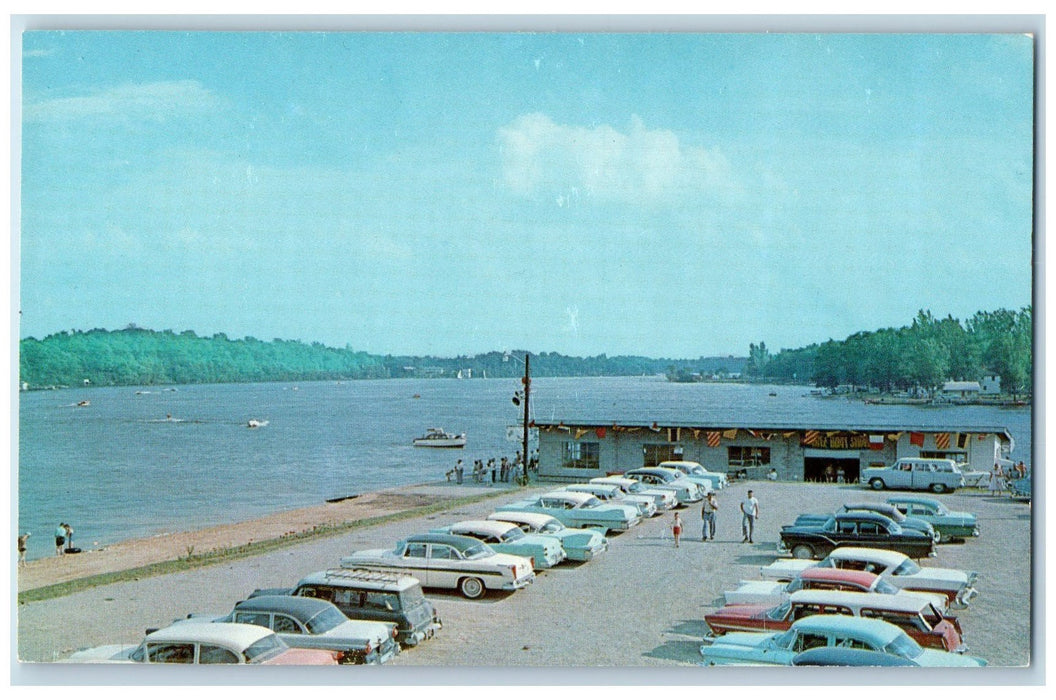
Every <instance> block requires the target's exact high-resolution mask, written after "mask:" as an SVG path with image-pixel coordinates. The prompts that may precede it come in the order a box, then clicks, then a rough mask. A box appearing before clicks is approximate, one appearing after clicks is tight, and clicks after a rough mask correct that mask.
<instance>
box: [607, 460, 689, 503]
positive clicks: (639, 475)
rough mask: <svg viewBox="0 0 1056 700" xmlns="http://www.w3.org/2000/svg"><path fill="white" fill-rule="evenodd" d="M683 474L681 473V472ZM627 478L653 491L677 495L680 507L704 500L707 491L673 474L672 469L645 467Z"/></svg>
mask: <svg viewBox="0 0 1056 700" xmlns="http://www.w3.org/2000/svg"><path fill="white" fill-rule="evenodd" d="M679 473H681V472H679ZM623 476H624V477H625V478H628V479H634V480H635V481H640V482H641V483H643V484H645V485H646V486H648V487H649V488H651V489H665V490H668V491H671V492H672V493H674V494H675V498H676V499H677V500H678V504H679V505H685V504H686V503H696V502H698V501H702V500H704V496H705V489H703V488H701V486H700V485H699V484H695V483H693V482H692V481H689V480H688V479H684V478H681V477H678V476H675V475H674V474H672V471H671V470H670V469H657V468H656V467H643V468H641V469H632V470H630V471H628V472H625V473H624V475H623Z"/></svg>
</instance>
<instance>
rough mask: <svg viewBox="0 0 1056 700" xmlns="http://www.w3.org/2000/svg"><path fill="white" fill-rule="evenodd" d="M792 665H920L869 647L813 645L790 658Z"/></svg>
mask: <svg viewBox="0 0 1056 700" xmlns="http://www.w3.org/2000/svg"><path fill="white" fill-rule="evenodd" d="M792 665H793V666H870V667H874V666H920V664H918V663H916V662H915V661H912V660H911V659H904V658H902V657H901V656H895V655H894V654H888V653H886V652H883V651H872V650H870V649H852V648H850V647H814V648H813V649H807V650H806V651H805V652H803V653H802V654H796V655H795V657H794V658H793V659H792Z"/></svg>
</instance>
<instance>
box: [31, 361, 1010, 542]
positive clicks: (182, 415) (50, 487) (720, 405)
mask: <svg viewBox="0 0 1056 700" xmlns="http://www.w3.org/2000/svg"><path fill="white" fill-rule="evenodd" d="M520 386H521V385H520V380H517V379H473V380H465V381H457V380H441V379H431V380H427V379H389V380H370V381H355V382H307V383H301V384H296V385H294V384H283V383H267V384H223V385H193V386H179V387H174V388H157V387H142V388H137V387H116V388H91V389H64V390H59V391H40V392H29V393H23V394H20V395H19V402H20V407H19V425H18V429H19V437H18V443H19V448H18V456H19V471H18V494H17V500H18V503H17V506H18V528H19V532H32V533H33V536H32V537H31V538H30V540H29V551H28V555H29V558H31V559H32V558H39V557H42V556H47V555H50V554H52V553H53V552H54V541H53V538H52V533H53V531H54V529H55V527H56V525H57V524H58V523H59V522H60V521H64V522H69V523H71V524H72V525H73V527H74V529H75V535H74V544H75V545H77V546H80V547H82V548H87V547H95V546H102V545H106V544H111V543H114V542H117V541H120V540H124V539H129V538H133V537H141V536H147V535H154V534H160V533H164V532H174V531H179V530H187V529H195V528H200V527H206V526H209V525H216V524H222V523H229V522H237V521H240V520H245V519H248V518H252V517H256V516H260V515H265V514H268V513H274V512H277V511H280V510H286V509H290V508H298V507H303V506H308V505H316V504H319V503H321V502H322V501H324V500H325V499H327V498H333V497H337V496H347V495H350V494H355V493H364V492H368V491H372V490H376V489H379V488H385V487H390V486H399V485H404V484H414V483H421V482H425V481H437V480H442V479H443V478H444V473H445V472H446V471H447V470H448V469H450V468H451V467H452V466H454V463H455V461H456V460H457V459H459V458H461V459H462V460H463V461H464V462H465V463H466V464H468V465H472V463H473V460H475V459H488V458H491V457H495V458H496V459H498V458H499V457H502V456H503V455H507V456H509V457H511V458H512V457H513V455H514V454H515V453H516V451H517V449H518V445H519V443H516V442H508V441H507V440H506V426H507V425H513V424H518V423H519V422H520V417H521V415H522V414H521V409H520V408H518V407H517V406H514V405H513V403H512V402H511V401H510V399H511V397H512V396H513V394H514V392H515V391H516V390H518V389H520ZM771 392H774V393H776V394H777V395H776V396H770V393H771ZM808 394H809V388H808V387H789V386H776V387H770V386H760V385H741V384H675V383H670V382H667V381H665V380H664V379H663V378H662V377H661V378H658V377H619V378H610V377H602V378H595V377H592V378H535V379H533V380H532V417H533V418H538V419H540V420H542V419H546V420H556V419H562V420H576V419H581V420H592V421H593V420H597V421H600V422H603V423H607V422H619V421H625V422H631V421H635V422H641V421H654V420H656V421H659V422H660V423H664V422H665V421H680V422H681V421H686V420H692V421H700V422H701V423H705V424H706V423H713V424H716V425H722V424H726V423H753V424H760V425H764V424H767V423H774V424H784V423H803V424H812V423H813V424H819V425H825V424H843V423H848V422H851V423H860V424H863V425H865V424H899V425H905V426H907V427H908V426H919V427H924V428H931V427H936V428H940V427H944V426H956V425H977V426H978V425H993V426H1003V427H1007V428H1008V429H1009V431H1010V432H1011V434H1012V436H1013V438H1014V439H1015V442H1016V447H1015V451H1014V452H1013V455H1012V456H1013V457H1015V458H1016V459H1017V460H1018V459H1023V460H1024V461H1026V462H1027V463H1028V464H1029V463H1030V461H1031V453H1030V450H1031V412H1030V409H1029V408H1015V409H1003V408H993V407H985V406H951V407H942V408H937V407H916V406H880V405H870V404H864V403H862V402H859V401H847V400H842V399H819V398H815V397H811V396H809V395H808ZM82 401H88V402H89V405H87V406H78V405H77V404H78V403H79V402H82ZM250 420H259V421H267V425H265V426H263V427H260V428H253V429H251V428H248V427H247V424H248V422H249V421H250ZM434 426H436V427H442V428H445V429H447V430H449V431H451V432H465V433H467V437H468V444H467V445H466V448H465V449H464V450H437V449H428V448H415V447H413V446H412V445H411V440H412V439H413V438H415V437H417V436H419V435H422V434H424V432H425V430H426V428H429V427H434Z"/></svg>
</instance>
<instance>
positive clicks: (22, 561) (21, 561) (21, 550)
mask: <svg viewBox="0 0 1056 700" xmlns="http://www.w3.org/2000/svg"><path fill="white" fill-rule="evenodd" d="M32 534H33V533H32V532H27V533H26V534H24V535H19V536H18V565H19V566H20V567H22V566H25V565H26V541H27V540H29V536H30V535H32Z"/></svg>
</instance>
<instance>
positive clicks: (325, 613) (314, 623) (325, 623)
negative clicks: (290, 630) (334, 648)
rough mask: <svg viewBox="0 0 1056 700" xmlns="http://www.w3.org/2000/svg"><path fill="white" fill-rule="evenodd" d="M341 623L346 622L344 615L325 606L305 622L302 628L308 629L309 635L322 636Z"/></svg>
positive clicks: (335, 609) (333, 608)
mask: <svg viewBox="0 0 1056 700" xmlns="http://www.w3.org/2000/svg"><path fill="white" fill-rule="evenodd" d="M343 622H348V618H347V617H345V614H344V613H343V612H341V611H340V610H338V609H337V608H335V607H331V606H327V607H325V608H323V609H322V610H320V611H319V613H318V614H317V615H315V616H314V617H312V618H311V619H309V620H306V621H305V623H304V626H305V627H307V628H308V633H309V634H323V633H324V632H329V631H330V630H332V629H334V628H335V627H337V626H338V625H340V624H341V623H343Z"/></svg>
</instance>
